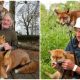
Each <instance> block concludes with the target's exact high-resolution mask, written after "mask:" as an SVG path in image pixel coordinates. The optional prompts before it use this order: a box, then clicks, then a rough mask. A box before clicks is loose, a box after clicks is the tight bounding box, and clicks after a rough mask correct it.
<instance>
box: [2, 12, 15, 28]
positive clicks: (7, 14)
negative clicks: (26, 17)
mask: <svg viewBox="0 0 80 80" xmlns="http://www.w3.org/2000/svg"><path fill="white" fill-rule="evenodd" d="M5 16H9V17H10V18H11V26H13V25H14V22H13V17H12V15H11V13H10V12H8V13H6V14H5V15H4V16H3V18H2V20H3V19H4V17H5ZM11 26H10V27H11Z"/></svg>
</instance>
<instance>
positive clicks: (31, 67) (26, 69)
mask: <svg viewBox="0 0 80 80" xmlns="http://www.w3.org/2000/svg"><path fill="white" fill-rule="evenodd" d="M38 67H39V64H38V61H31V62H30V63H29V64H27V65H25V66H23V67H21V68H18V69H15V73H24V74H25V73H35V72H36V71H37V69H38Z"/></svg>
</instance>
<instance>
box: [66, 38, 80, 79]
mask: <svg viewBox="0 0 80 80" xmlns="http://www.w3.org/2000/svg"><path fill="white" fill-rule="evenodd" d="M65 50H66V51H71V52H73V53H75V55H76V58H77V60H78V61H79V66H80V48H78V41H77V39H76V37H74V38H73V39H71V40H70V42H69V44H68V45H67V47H66V49H65ZM74 77H75V78H76V79H80V75H79V74H77V73H74Z"/></svg>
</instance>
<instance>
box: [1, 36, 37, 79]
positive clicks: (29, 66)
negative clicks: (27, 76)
mask: <svg viewBox="0 0 80 80" xmlns="http://www.w3.org/2000/svg"><path fill="white" fill-rule="evenodd" d="M5 42H6V41H5V37H4V36H3V35H2V36H0V44H1V45H2V44H3V43H5ZM5 52H6V51H3V52H0V59H1V58H2V61H1V62H0V69H1V71H0V76H1V77H3V78H8V75H7V72H10V71H11V70H12V69H14V68H16V67H17V66H18V65H21V66H22V67H20V68H18V69H16V70H15V72H16V73H34V72H36V71H37V69H38V65H39V64H38V61H31V60H30V57H29V54H28V53H26V52H25V51H24V50H21V49H15V50H9V51H7V52H6V53H5ZM4 53H5V54H4Z"/></svg>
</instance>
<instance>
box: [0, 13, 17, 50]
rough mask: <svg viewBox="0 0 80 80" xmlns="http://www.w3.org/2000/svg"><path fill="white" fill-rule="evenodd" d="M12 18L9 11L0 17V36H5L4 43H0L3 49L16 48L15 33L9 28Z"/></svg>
mask: <svg viewBox="0 0 80 80" xmlns="http://www.w3.org/2000/svg"><path fill="white" fill-rule="evenodd" d="M12 25H13V20H12V17H11V14H10V13H7V14H5V15H4V17H3V19H2V26H1V30H0V36H2V35H3V36H4V37H5V43H4V44H2V45H3V47H4V49H5V50H10V49H15V48H17V43H18V41H17V35H16V32H15V31H14V30H12V29H11V27H12Z"/></svg>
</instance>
